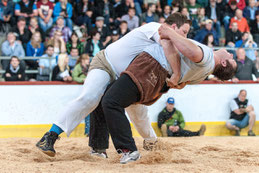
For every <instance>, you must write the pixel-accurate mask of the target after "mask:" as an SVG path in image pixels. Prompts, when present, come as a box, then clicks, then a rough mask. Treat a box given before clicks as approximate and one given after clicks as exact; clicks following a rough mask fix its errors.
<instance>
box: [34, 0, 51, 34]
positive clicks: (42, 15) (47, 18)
mask: <svg viewBox="0 0 259 173" xmlns="http://www.w3.org/2000/svg"><path fill="white" fill-rule="evenodd" d="M37 8H38V12H39V25H40V27H41V29H42V30H43V31H44V32H46V31H47V30H48V29H50V28H51V27H52V24H53V19H52V14H53V3H52V2H50V1H49V0H40V1H38V2H37Z"/></svg>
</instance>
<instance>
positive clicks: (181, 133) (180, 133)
mask: <svg viewBox="0 0 259 173" xmlns="http://www.w3.org/2000/svg"><path fill="white" fill-rule="evenodd" d="M167 135H168V136H172V137H191V136H199V132H192V131H189V130H184V129H181V128H180V129H179V130H178V131H177V132H172V131H171V130H169V129H167Z"/></svg>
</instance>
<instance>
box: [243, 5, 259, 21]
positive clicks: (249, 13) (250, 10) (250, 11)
mask: <svg viewBox="0 0 259 173" xmlns="http://www.w3.org/2000/svg"><path fill="white" fill-rule="evenodd" d="M257 10H258V7H257V6H256V2H255V0H249V5H248V6H246V7H245V9H244V10H243V16H244V17H245V18H246V19H247V21H248V22H250V21H252V20H255V13H256V11H257Z"/></svg>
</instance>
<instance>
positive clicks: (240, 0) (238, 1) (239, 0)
mask: <svg viewBox="0 0 259 173" xmlns="http://www.w3.org/2000/svg"><path fill="white" fill-rule="evenodd" d="M231 2H236V4H237V8H239V9H240V10H243V9H244V8H245V7H246V2H245V0H228V3H229V4H231Z"/></svg>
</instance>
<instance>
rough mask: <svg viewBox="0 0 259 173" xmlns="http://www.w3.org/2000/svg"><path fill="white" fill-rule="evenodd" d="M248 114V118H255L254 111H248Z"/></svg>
mask: <svg viewBox="0 0 259 173" xmlns="http://www.w3.org/2000/svg"><path fill="white" fill-rule="evenodd" d="M248 115H249V117H250V118H255V116H256V115H255V112H254V111H250V112H249V113H248Z"/></svg>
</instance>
